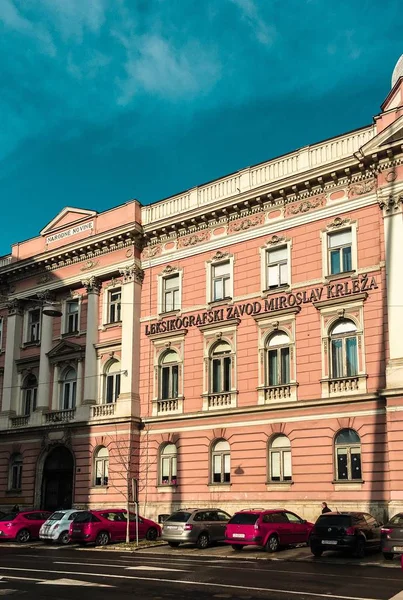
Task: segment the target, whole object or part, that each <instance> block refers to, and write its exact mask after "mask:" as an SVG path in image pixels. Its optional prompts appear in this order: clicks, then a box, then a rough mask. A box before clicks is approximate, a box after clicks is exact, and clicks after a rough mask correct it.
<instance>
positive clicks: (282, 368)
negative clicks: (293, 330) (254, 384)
mask: <svg viewBox="0 0 403 600" xmlns="http://www.w3.org/2000/svg"><path fill="white" fill-rule="evenodd" d="M266 353H267V384H266V385H268V386H269V387H270V386H274V385H286V384H288V383H290V339H289V337H288V335H287V334H286V333H283V332H282V331H278V332H277V333H274V334H273V335H272V336H270V338H269V340H268V343H267V346H266Z"/></svg>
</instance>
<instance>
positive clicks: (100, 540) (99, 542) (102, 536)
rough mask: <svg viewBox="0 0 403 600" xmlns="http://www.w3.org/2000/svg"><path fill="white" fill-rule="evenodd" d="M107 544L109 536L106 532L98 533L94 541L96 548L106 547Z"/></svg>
mask: <svg viewBox="0 0 403 600" xmlns="http://www.w3.org/2000/svg"><path fill="white" fill-rule="evenodd" d="M108 544H109V535H108V533H107V532H106V531H100V532H99V533H98V535H97V537H96V539H95V545H96V546H107V545H108Z"/></svg>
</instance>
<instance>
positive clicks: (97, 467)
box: [94, 446, 109, 486]
mask: <svg viewBox="0 0 403 600" xmlns="http://www.w3.org/2000/svg"><path fill="white" fill-rule="evenodd" d="M108 481H109V452H108V449H107V448H105V446H101V447H100V448H98V449H97V450H96V452H95V458H94V485H95V486H106V485H108Z"/></svg>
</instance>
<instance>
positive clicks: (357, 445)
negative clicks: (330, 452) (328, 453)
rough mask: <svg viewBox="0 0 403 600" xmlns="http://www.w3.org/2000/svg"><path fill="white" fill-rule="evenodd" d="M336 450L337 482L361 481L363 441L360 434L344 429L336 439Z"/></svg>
mask: <svg viewBox="0 0 403 600" xmlns="http://www.w3.org/2000/svg"><path fill="white" fill-rule="evenodd" d="M334 449H335V463H336V480H337V481H354V480H357V479H359V480H361V479H362V469H361V440H360V437H359V435H358V433H357V432H356V431H354V429H342V430H341V431H340V432H339V433H338V434H337V435H336V437H335V440H334Z"/></svg>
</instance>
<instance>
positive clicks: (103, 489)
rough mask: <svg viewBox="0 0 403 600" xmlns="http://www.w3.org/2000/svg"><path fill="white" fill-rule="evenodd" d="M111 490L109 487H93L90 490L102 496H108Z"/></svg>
mask: <svg viewBox="0 0 403 600" xmlns="http://www.w3.org/2000/svg"><path fill="white" fill-rule="evenodd" d="M108 489H109V485H93V486H91V487H90V488H89V491H90V492H92V493H95V492H99V493H101V494H107V493H108Z"/></svg>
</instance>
